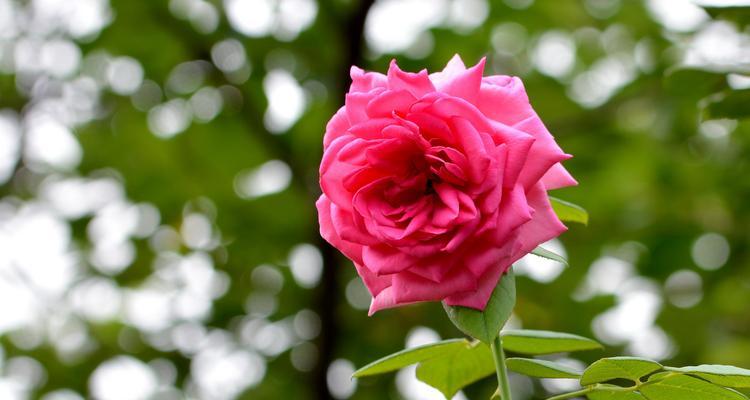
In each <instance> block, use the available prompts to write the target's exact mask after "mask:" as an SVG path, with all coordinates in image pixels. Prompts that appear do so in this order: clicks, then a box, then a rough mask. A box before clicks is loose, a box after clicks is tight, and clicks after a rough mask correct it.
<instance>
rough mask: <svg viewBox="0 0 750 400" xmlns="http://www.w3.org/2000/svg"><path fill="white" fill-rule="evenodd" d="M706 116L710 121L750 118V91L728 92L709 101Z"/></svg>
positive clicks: (719, 94)
mask: <svg viewBox="0 0 750 400" xmlns="http://www.w3.org/2000/svg"><path fill="white" fill-rule="evenodd" d="M707 102H708V105H707V106H706V108H705V112H706V114H707V115H706V116H707V118H710V119H716V118H733V119H744V118H748V117H750V89H744V90H727V91H724V92H721V93H717V94H715V95H713V96H711V97H710V98H709V99H707Z"/></svg>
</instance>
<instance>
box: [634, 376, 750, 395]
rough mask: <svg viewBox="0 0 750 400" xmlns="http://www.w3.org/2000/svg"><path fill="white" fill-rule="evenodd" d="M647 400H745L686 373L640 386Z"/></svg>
mask: <svg viewBox="0 0 750 400" xmlns="http://www.w3.org/2000/svg"><path fill="white" fill-rule="evenodd" d="M639 391H640V392H641V394H643V396H645V397H646V398H647V399H648V400H747V397H746V396H745V395H743V394H741V393H739V392H736V391H734V390H732V389H727V388H723V387H721V386H717V385H714V384H713V383H709V382H706V381H703V380H700V379H698V378H693V377H692V376H687V375H673V376H669V377H666V378H664V379H663V380H660V381H656V382H654V383H649V384H646V385H643V386H641V388H640V389H639Z"/></svg>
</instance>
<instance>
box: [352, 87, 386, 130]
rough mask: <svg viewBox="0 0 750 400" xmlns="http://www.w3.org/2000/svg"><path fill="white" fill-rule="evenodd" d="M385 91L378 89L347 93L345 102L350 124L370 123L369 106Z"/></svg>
mask: <svg viewBox="0 0 750 400" xmlns="http://www.w3.org/2000/svg"><path fill="white" fill-rule="evenodd" d="M383 91H384V89H383V88H377V89H373V90H371V91H369V92H354V93H347V94H346V97H345V99H344V102H345V107H346V115H347V117H349V122H350V123H351V124H352V125H356V124H358V123H361V122H365V121H368V120H369V119H370V116H369V115H367V104H368V103H369V102H370V100H372V99H373V98H375V97H376V96H377V95H378V94H380V93H382V92H383Z"/></svg>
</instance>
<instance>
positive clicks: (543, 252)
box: [531, 246, 568, 266]
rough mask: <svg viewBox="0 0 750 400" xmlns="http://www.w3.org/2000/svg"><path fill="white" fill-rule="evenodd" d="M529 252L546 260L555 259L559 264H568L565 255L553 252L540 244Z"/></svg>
mask: <svg viewBox="0 0 750 400" xmlns="http://www.w3.org/2000/svg"><path fill="white" fill-rule="evenodd" d="M531 254H533V255H535V256H538V257H542V258H546V259H548V260H552V261H557V262H559V263H561V264H565V265H566V266H567V265H568V260H566V259H565V257H563V256H561V255H559V254H557V253H555V252H554V251H551V250H547V249H545V248H544V247H542V246H537V247H536V248H535V249H534V250H531Z"/></svg>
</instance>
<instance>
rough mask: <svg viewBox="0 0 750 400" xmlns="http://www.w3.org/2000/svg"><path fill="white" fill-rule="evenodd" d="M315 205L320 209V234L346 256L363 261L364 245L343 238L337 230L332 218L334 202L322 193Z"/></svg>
mask: <svg viewBox="0 0 750 400" xmlns="http://www.w3.org/2000/svg"><path fill="white" fill-rule="evenodd" d="M315 207H316V208H317V209H318V223H319V224H320V236H322V237H323V239H325V240H326V241H327V242H328V243H330V244H331V245H332V246H334V247H336V248H337V249H339V250H340V251H341V252H342V253H344V255H345V256H347V257H349V259H351V260H353V261H354V262H362V246H361V245H359V244H356V243H352V242H349V241H346V240H343V239H341V237H340V236H339V234H338V232H336V228H335V227H334V223H333V219H332V218H331V207H332V204H331V201H330V200H328V198H327V197H326V195H321V196H320V198H318V201H317V202H315Z"/></svg>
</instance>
